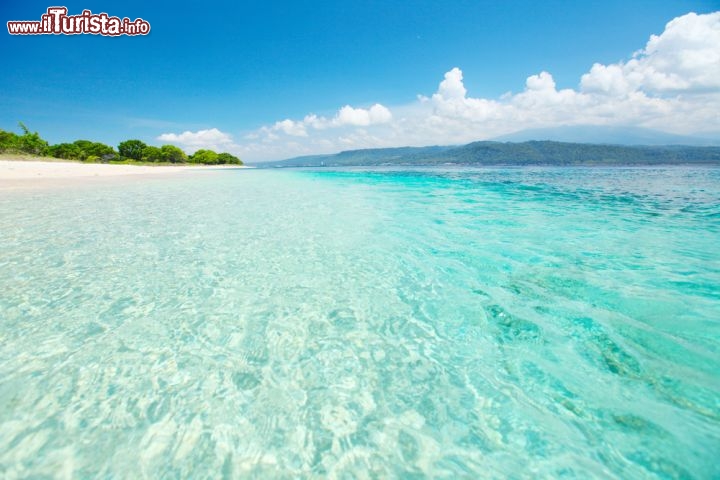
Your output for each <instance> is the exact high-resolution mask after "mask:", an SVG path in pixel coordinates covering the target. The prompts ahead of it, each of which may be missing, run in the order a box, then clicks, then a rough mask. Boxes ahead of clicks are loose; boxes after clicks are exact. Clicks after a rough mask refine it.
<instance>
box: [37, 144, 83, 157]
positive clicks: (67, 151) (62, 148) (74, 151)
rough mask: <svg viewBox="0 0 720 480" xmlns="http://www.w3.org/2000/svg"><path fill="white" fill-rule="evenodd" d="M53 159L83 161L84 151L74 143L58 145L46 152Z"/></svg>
mask: <svg viewBox="0 0 720 480" xmlns="http://www.w3.org/2000/svg"><path fill="white" fill-rule="evenodd" d="M45 153H46V154H47V155H49V156H51V157H55V158H64V159H65V160H81V159H82V158H81V156H82V150H81V149H80V147H78V146H77V145H75V144H74V143H58V144H57V145H52V146H50V147H48V148H47V149H46V150H45Z"/></svg>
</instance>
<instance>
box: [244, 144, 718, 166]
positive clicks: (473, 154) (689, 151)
mask: <svg viewBox="0 0 720 480" xmlns="http://www.w3.org/2000/svg"><path fill="white" fill-rule="evenodd" d="M445 164H449V165H560V166H561V165H673V164H716V165H720V147H696V146H672V145H671V146H623V145H601V144H591V143H567V142H553V141H530V142H522V143H502V142H473V143H469V144H467V145H462V146H447V147H437V146H434V147H402V148H374V149H367V150H350V151H346V152H340V153H337V154H334V155H313V156H306V157H297V158H291V159H288V160H281V161H278V162H266V163H258V164H256V165H257V166H258V167H271V168H272V167H322V166H325V167H338V166H377V165H445Z"/></svg>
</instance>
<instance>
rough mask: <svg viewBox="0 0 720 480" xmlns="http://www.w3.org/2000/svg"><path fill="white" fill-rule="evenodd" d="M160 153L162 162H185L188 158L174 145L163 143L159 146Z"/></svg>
mask: <svg viewBox="0 0 720 480" xmlns="http://www.w3.org/2000/svg"><path fill="white" fill-rule="evenodd" d="M160 153H161V155H162V159H163V161H164V162H170V163H185V162H187V160H188V157H187V155H185V152H183V151H182V150H180V149H179V148H178V147H176V146H175V145H163V146H162V147H160Z"/></svg>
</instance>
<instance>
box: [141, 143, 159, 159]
mask: <svg viewBox="0 0 720 480" xmlns="http://www.w3.org/2000/svg"><path fill="white" fill-rule="evenodd" d="M140 158H141V160H142V161H143V162H162V161H163V155H162V150H160V149H159V148H158V147H153V146H152V145H147V146H146V147H145V148H143V149H142V156H141V157H140Z"/></svg>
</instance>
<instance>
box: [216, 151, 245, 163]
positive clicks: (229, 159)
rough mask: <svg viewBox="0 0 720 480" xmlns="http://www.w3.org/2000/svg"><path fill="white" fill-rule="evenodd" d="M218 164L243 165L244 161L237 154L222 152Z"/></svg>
mask: <svg viewBox="0 0 720 480" xmlns="http://www.w3.org/2000/svg"><path fill="white" fill-rule="evenodd" d="M218 164H220V165H225V164H227V165H242V164H243V162H242V160H240V159H239V158H238V157H236V156H235V155H231V154H229V153H221V154H219V155H218Z"/></svg>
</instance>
